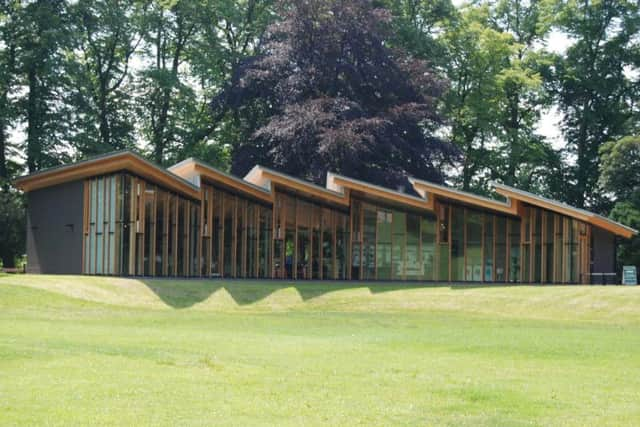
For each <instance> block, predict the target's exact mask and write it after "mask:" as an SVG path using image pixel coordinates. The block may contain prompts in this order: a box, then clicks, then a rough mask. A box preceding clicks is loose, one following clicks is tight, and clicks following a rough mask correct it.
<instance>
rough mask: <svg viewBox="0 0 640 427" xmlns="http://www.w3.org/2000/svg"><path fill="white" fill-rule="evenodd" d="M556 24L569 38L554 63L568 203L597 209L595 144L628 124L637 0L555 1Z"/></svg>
mask: <svg viewBox="0 0 640 427" xmlns="http://www.w3.org/2000/svg"><path fill="white" fill-rule="evenodd" d="M557 25H558V27H559V29H560V30H561V31H564V32H566V33H567V34H568V35H569V36H570V37H572V38H573V39H574V40H575V43H574V44H573V45H572V46H570V47H569V49H568V50H567V53H566V55H565V56H564V57H563V58H561V59H560V60H559V61H558V62H557V64H556V68H557V84H558V87H557V97H558V100H559V105H560V108H561V111H562V112H563V114H564V123H563V130H564V134H565V136H566V139H567V143H568V149H569V153H570V154H571V155H572V156H573V157H574V158H575V163H574V164H573V165H572V166H571V167H570V178H571V182H572V184H573V185H571V186H569V187H567V192H568V194H567V198H568V200H567V201H568V202H570V203H572V204H575V205H576V206H579V207H587V206H588V207H592V208H594V209H597V210H602V209H601V208H600V207H599V205H600V204H601V203H602V200H600V198H599V195H598V192H597V191H595V190H596V186H597V180H598V166H599V157H598V153H599V149H600V147H601V146H602V145H603V144H604V143H605V142H606V141H610V140H615V139H618V138H620V137H622V136H624V135H625V134H626V132H627V131H628V129H629V125H630V124H629V119H630V118H631V116H632V112H633V105H634V104H635V103H636V102H637V95H638V93H637V85H636V84H634V83H633V82H632V81H631V79H630V78H629V75H628V74H627V73H626V72H625V69H627V68H629V67H634V66H635V67H636V68H637V67H638V65H640V55H639V52H640V41H639V40H638V37H637V34H638V30H639V25H640V13H639V11H638V4H637V2H632V1H627V0H616V1H612V0H603V1H587V0H571V1H563V2H561V7H560V12H559V13H558V19H557Z"/></svg>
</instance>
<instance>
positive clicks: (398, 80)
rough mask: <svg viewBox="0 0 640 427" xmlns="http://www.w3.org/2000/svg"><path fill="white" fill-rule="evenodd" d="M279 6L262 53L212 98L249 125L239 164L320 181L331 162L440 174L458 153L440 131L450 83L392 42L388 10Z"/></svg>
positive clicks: (334, 167)
mask: <svg viewBox="0 0 640 427" xmlns="http://www.w3.org/2000/svg"><path fill="white" fill-rule="evenodd" d="M282 7H283V12H282V16H283V19H282V20H280V21H278V22H276V23H274V24H272V25H271V26H270V27H268V29H267V32H266V34H265V36H264V38H263V41H262V45H261V48H260V49H259V51H260V52H261V53H260V54H259V55H256V56H252V57H249V58H247V59H246V60H244V61H242V62H241V63H239V65H238V66H237V67H236V69H235V71H234V74H233V77H232V80H231V82H230V83H229V86H228V87H227V88H226V89H225V90H223V91H222V93H221V94H220V95H219V96H217V97H216V98H215V99H214V100H213V102H212V107H213V110H214V112H215V113H216V114H218V115H221V114H225V112H232V114H234V115H238V116H240V117H242V118H243V119H244V120H245V123H246V126H248V127H250V128H251V129H250V134H251V138H250V139H249V140H247V141H246V142H243V143H240V144H239V145H238V146H237V147H236V149H235V152H234V155H233V165H232V170H233V172H235V173H239V174H241V173H244V172H246V171H247V170H248V169H250V168H251V167H252V166H253V165H255V164H256V163H260V164H263V165H266V166H273V167H276V168H278V169H279V170H282V171H284V172H287V173H290V174H293V175H295V176H298V177H301V178H305V179H309V180H312V181H315V182H318V183H322V182H323V181H324V178H325V175H326V172H327V171H335V172H338V173H343V174H345V175H348V176H351V177H354V178H359V179H363V180H367V181H369V182H374V183H377V184H380V185H385V186H388V187H392V188H399V187H402V186H405V184H406V181H407V176H408V175H410V176H415V177H418V178H423V179H428V180H431V181H435V182H442V181H443V172H442V166H443V164H446V163H448V162H451V161H452V160H453V159H454V158H455V157H456V156H457V154H458V153H457V150H456V149H455V147H454V146H453V145H451V144H450V143H448V142H445V141H443V140H442V139H440V138H438V137H437V136H436V131H437V129H438V127H440V126H441V125H442V118H441V117H440V115H439V114H438V111H437V102H438V99H439V98H440V97H441V95H442V93H443V90H444V89H445V86H446V85H445V82H444V81H443V80H442V79H440V78H439V77H438V76H437V75H436V74H435V73H434V71H433V70H432V69H431V68H430V67H429V64H428V63H427V62H425V61H423V60H419V59H416V58H413V57H411V56H410V55H408V54H407V53H406V52H403V51H401V50H399V49H392V48H390V47H389V43H388V42H387V40H389V37H390V34H389V32H388V30H389V29H390V25H389V24H390V23H391V19H392V16H391V14H390V12H389V11H388V10H386V9H382V8H376V7H374V6H373V4H372V2H371V1H369V0H349V1H327V0H295V1H290V2H287V4H286V6H285V5H283V6H282ZM227 114H228V113H227Z"/></svg>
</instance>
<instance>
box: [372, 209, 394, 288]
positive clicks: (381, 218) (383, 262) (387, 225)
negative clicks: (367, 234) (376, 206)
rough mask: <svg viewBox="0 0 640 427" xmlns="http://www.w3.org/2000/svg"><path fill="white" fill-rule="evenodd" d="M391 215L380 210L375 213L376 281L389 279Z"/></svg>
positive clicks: (386, 211)
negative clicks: (376, 234)
mask: <svg viewBox="0 0 640 427" xmlns="http://www.w3.org/2000/svg"><path fill="white" fill-rule="evenodd" d="M392 221H393V214H392V213H391V212H390V211H388V210H383V209H380V210H378V213H377V222H378V244H377V246H376V262H377V265H378V277H377V278H378V279H380V280H390V279H391V235H392Z"/></svg>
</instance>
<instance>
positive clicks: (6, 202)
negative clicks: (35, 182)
mask: <svg viewBox="0 0 640 427" xmlns="http://www.w3.org/2000/svg"><path fill="white" fill-rule="evenodd" d="M25 218H26V212H25V209H24V203H23V197H22V195H20V194H18V193H17V192H16V191H13V190H6V191H5V190H3V191H0V260H2V265H3V266H4V267H5V268H13V267H15V265H16V264H15V262H16V258H17V257H18V256H21V255H23V254H24V251H25V237H24V236H25V230H26V222H25Z"/></svg>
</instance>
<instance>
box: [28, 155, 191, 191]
mask: <svg viewBox="0 0 640 427" xmlns="http://www.w3.org/2000/svg"><path fill="white" fill-rule="evenodd" d="M118 171H129V172H131V173H132V174H134V175H137V176H140V177H141V178H145V179H147V180H149V181H150V182H152V183H154V184H157V185H161V186H162V187H164V188H166V189H168V190H171V191H175V192H176V193H180V194H182V195H185V196H188V197H191V198H194V199H198V198H199V197H200V196H199V194H200V190H199V189H198V188H197V187H195V186H194V185H192V184H191V183H189V182H187V181H185V180H183V179H182V178H180V177H178V176H177V175H174V174H172V173H170V172H168V171H167V170H165V169H163V168H161V167H160V166H157V165H155V164H153V163H151V162H149V161H147V160H145V159H143V158H142V157H140V156H139V155H137V154H135V153H132V152H130V151H119V152H115V153H110V154H107V155H104V156H100V157H94V158H91V159H87V160H84V161H81V162H78V163H74V164H71V165H65V166H58V167H54V168H50V169H45V170H42V171H40V172H36V173H33V174H30V175H25V176H22V177H20V178H18V179H17V180H16V181H15V185H16V187H18V188H19V189H20V190H22V191H25V192H30V191H34V190H38V189H41V188H46V187H51V186H54V185H59V184H64V183H66V182H71V181H77V180H81V179H86V178H90V177H93V176H98V175H105V174H109V173H114V172H118Z"/></svg>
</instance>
